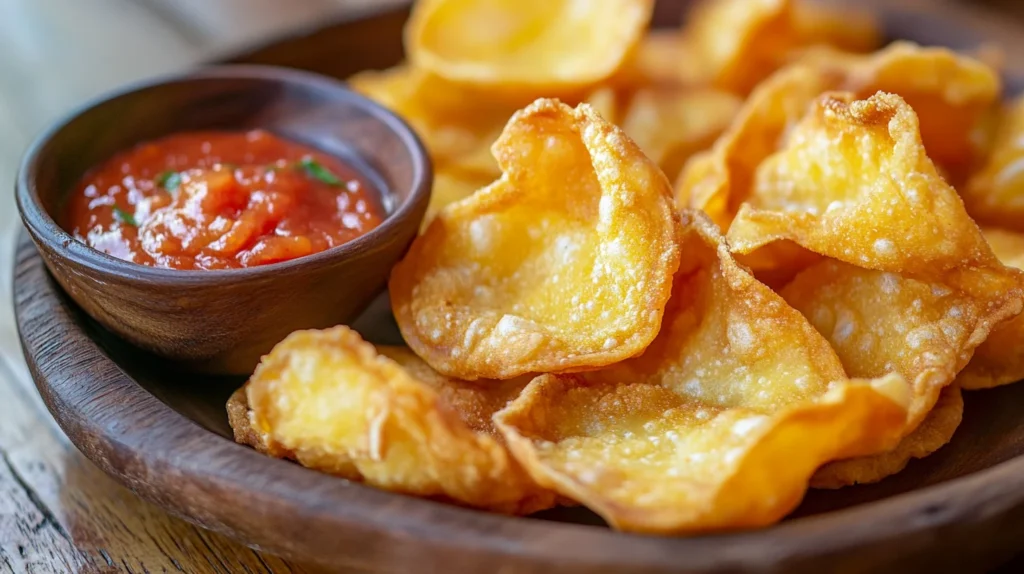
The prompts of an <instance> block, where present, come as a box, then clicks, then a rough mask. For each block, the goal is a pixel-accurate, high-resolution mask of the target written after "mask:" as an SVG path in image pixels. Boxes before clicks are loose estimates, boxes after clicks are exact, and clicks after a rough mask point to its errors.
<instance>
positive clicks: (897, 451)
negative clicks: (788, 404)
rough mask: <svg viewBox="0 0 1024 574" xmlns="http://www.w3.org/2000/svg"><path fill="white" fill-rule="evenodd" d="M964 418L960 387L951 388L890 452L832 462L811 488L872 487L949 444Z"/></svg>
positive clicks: (943, 390) (815, 477)
mask: <svg viewBox="0 0 1024 574" xmlns="http://www.w3.org/2000/svg"><path fill="white" fill-rule="evenodd" d="M963 414H964V398H963V395H962V394H961V392H960V387H958V386H957V385H950V386H948V387H946V388H944V389H942V392H941V393H940V394H939V400H938V401H937V402H936V403H935V407H933V408H932V410H931V411H930V412H929V413H928V416H926V417H925V419H924V421H923V422H922V423H921V425H920V426H919V427H917V429H916V430H914V432H912V433H910V434H909V435H907V436H906V438H904V439H903V440H902V441H900V444H899V445H898V446H897V447H896V448H894V449H892V450H891V451H889V452H887V453H885V454H880V455H878V456H868V457H861V458H851V459H847V460H839V461H836V462H830V463H828V464H826V465H825V466H823V467H821V468H819V469H818V472H815V473H814V476H813V477H811V488H829V489H832V488H842V487H844V486H849V485H852V484H870V483H873V482H878V481H880V480H882V479H883V478H886V477H888V476H892V475H894V474H896V473H897V472H899V471H901V470H903V469H904V468H905V467H906V466H907V463H909V462H910V461H911V459H915V458H924V457H926V456H928V455H930V454H932V453H933V452H935V451H937V450H939V449H940V448H942V447H944V446H946V445H947V444H949V441H950V440H952V439H953V434H954V433H955V432H956V429H957V427H959V426H960V421H961V419H963Z"/></svg>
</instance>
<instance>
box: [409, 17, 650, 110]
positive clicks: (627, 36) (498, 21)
mask: <svg viewBox="0 0 1024 574" xmlns="http://www.w3.org/2000/svg"><path fill="white" fill-rule="evenodd" d="M653 5H654V1H653V0H603V1H602V2H596V3H589V4H586V5H585V6H584V5H581V4H580V3H579V2H575V1H572V0H526V1H524V0H427V1H424V2H419V3H417V4H416V6H415V7H414V9H413V13H412V16H411V17H410V19H409V23H408V24H407V25H406V30H405V47H406V50H407V51H408V53H409V58H410V60H411V61H412V62H413V64H414V65H416V66H417V67H421V68H423V69H425V70H428V71H430V72H432V73H435V74H437V75H439V76H441V77H443V78H446V79H448V80H451V81H454V82H457V83H460V84H467V85H475V86H485V87H489V88H502V89H505V90H512V91H515V90H524V89H525V90H528V91H530V92H531V93H538V92H539V91H543V92H545V93H546V94H550V95H556V94H558V95H561V94H563V93H565V92H567V91H570V92H571V91H574V90H578V89H581V88H585V87H587V86H592V85H594V84H596V83H597V82H600V81H601V80H604V79H606V78H608V77H610V76H611V75H612V74H614V73H615V71H616V70H618V68H619V67H620V66H621V65H622V63H623V62H624V61H625V59H626V58H627V57H628V56H629V55H630V53H631V52H632V50H633V47H634V46H636V44H637V43H638V42H639V41H640V38H641V37H642V36H643V32H644V30H645V29H646V28H647V23H648V22H649V21H650V18H651V11H652V9H653Z"/></svg>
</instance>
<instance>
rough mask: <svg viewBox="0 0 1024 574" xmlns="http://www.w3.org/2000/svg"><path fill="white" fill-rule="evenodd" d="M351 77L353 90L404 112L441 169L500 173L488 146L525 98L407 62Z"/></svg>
mask: <svg viewBox="0 0 1024 574" xmlns="http://www.w3.org/2000/svg"><path fill="white" fill-rule="evenodd" d="M348 81H349V85H350V86H351V87H352V89H354V90H355V91H357V92H359V93H361V94H363V95H365V96H367V97H369V98H371V99H373V100H375V101H376V102H378V103H380V104H381V105H383V106H385V107H387V108H388V109H390V110H391V111H393V112H395V113H397V114H398V115H400V116H402V118H403V119H404V120H405V121H407V122H408V123H409V125H411V126H412V127H413V129H414V130H415V131H416V133H417V134H418V135H419V136H420V138H421V139H422V140H423V143H424V145H425V146H426V147H427V151H429V152H430V155H431V157H432V158H433V160H434V162H435V163H436V164H437V165H438V167H439V168H444V169H449V170H454V171H460V172H462V173H464V174H467V175H468V176H470V177H490V178H494V177H497V176H498V175H499V174H500V173H501V172H500V170H499V169H498V165H497V164H496V163H495V162H494V158H493V157H492V156H491V154H490V146H491V144H493V143H494V140H496V139H497V137H498V135H499V134H500V133H501V128H502V126H504V124H505V122H506V121H507V120H508V118H509V116H510V115H512V113H513V112H514V111H515V110H516V109H517V108H518V107H519V105H520V104H521V103H525V102H520V101H518V100H515V99H513V100H510V101H504V100H501V99H495V98H494V97H491V96H487V95H482V94H479V93H477V92H474V91H472V90H469V89H466V88H463V87H459V86H455V85H453V84H451V83H450V82H447V81H445V80H443V79H441V78H438V77H437V76H434V75H433V74H430V73H428V72H425V71H423V70H419V69H416V68H412V67H409V66H397V67H395V68H391V69H389V70H385V71H383V72H378V71H368V72H362V73H359V74H357V75H355V76H353V77H351V78H349V80H348Z"/></svg>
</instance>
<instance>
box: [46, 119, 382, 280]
mask: <svg viewBox="0 0 1024 574" xmlns="http://www.w3.org/2000/svg"><path fill="white" fill-rule="evenodd" d="M379 198H380V195H379V193H378V192H377V190H375V189H373V188H372V187H371V186H370V184H369V182H368V181H367V180H366V179H365V178H364V177H362V176H361V175H360V174H359V173H358V172H357V171H356V170H355V169H353V168H352V167H351V166H349V165H347V164H345V163H343V162H341V161H340V160H338V159H337V158H334V157H332V156H329V155H327V154H324V153H321V152H319V151H317V150H315V149H313V148H310V147H307V146H304V145H301V144H298V143H295V142H291V141H287V140H284V139H281V138H278V137H276V136H274V135H272V134H270V133H269V132H266V131H261V130H255V131H249V132H212V131H211V132H186V133H180V134H175V135H171V136H168V137H165V138H162V139H158V140H155V141H151V142H147V143H143V144H140V145H138V146H136V147H134V148H132V149H130V150H127V151H124V152H121V153H119V154H118V155H116V156H114V157H113V158H111V159H110V160H108V161H107V162H105V163H103V164H102V165H100V166H98V167H96V168H95V169H93V170H92V171H90V172H89V173H88V174H86V175H85V177H84V178H83V179H82V181H81V182H80V184H79V185H78V186H77V187H76V188H75V189H74V190H73V192H72V194H71V196H70V198H69V201H68V206H67V211H66V212H65V215H66V219H65V221H64V227H65V229H67V230H68V231H70V232H71V233H72V234H73V235H74V236H75V237H76V238H77V239H79V240H80V241H82V242H84V243H86V244H87V245H89V246H91V247H93V248H95V249H98V250H100V251H103V252H105V253H109V254H110V255H113V256H114V257H118V258H120V259H124V260H126V261H132V262H135V263H140V264H142V265H151V266H154V267H165V268H172V269H231V268H238V267H253V266H256V265H266V264H268V263H275V262H278V261H286V260H290V259H295V258H298V257H303V256H305V255H310V254H312V253H317V252H320V251H323V250H325V249H329V248H331V247H334V246H335V245H341V244H342V243H345V242H347V241H351V240H352V239H355V238H356V237H359V236H360V235H363V234H364V233H366V232H368V231H370V230H371V229H373V228H374V227H376V226H378V225H380V223H381V221H382V219H383V215H384V213H383V209H382V208H381V205H380V203H379Z"/></svg>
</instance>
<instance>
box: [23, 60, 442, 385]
mask: <svg viewBox="0 0 1024 574" xmlns="http://www.w3.org/2000/svg"><path fill="white" fill-rule="evenodd" d="M253 128H263V129H267V130H269V131H272V132H275V133H276V134H278V135H281V136H283V137H285V138H288V139H291V140H295V141H300V142H304V143H307V144H310V145H312V146H314V147H316V148H319V149H320V150H322V151H324V152H327V153H330V154H333V155H336V156H339V157H342V158H344V159H346V160H347V161H348V162H349V163H350V164H352V165H354V166H355V167H356V168H357V169H359V171H361V172H362V173H364V174H366V175H367V176H368V177H370V179H371V181H373V182H374V183H376V184H377V185H376V187H378V188H379V189H381V190H382V193H383V194H384V200H383V202H382V203H383V205H384V206H385V209H386V210H387V211H388V214H387V217H386V219H385V220H384V222H383V223H382V224H381V225H380V226H379V227H377V228H376V229H373V230H372V231H370V232H369V233H367V234H365V235H363V236H361V237H359V238H357V239H355V240H353V241H350V242H348V243H345V244H343V245H340V246H337V247H334V248H332V249H329V250H327V251H324V252H321V253H317V254H314V255H310V256H307V257H302V258H300V259H296V260H292V261H285V262H282V263H275V264H272V265H265V266H260V267H252V268H245V269H229V270H215V271H181V270H175V269H159V268H153V267H147V266H144V265H138V264H135V263H131V262H127V261H123V260H121V259H117V258H115V257H112V256H110V255H107V254H104V253H101V252H100V251H97V250H94V249H92V248H91V247H89V246H87V245H85V244H84V243H81V242H79V241H76V240H75V239H73V238H72V236H71V235H69V234H68V233H67V232H66V231H65V230H64V229H62V228H61V227H60V226H59V225H58V224H57V223H56V222H55V220H60V217H57V216H58V215H59V214H58V210H60V209H61V207H62V206H63V199H64V198H65V197H66V194H67V193H68V192H69V190H70V189H72V188H73V187H74V186H75V184H76V183H77V182H78V180H79V179H80V178H81V176H82V175H83V173H84V172H85V171H86V170H88V169H89V168H91V167H93V166H95V165H97V164H99V163H100V162H102V161H103V160H105V159H106V158H107V157H109V156H111V155H112V154H114V153H115V152H118V151H121V150H124V149H126V148H129V147H131V146H132V145H134V144H137V143H139V142H142V141H146V140H151V139H154V138H158V137H161V136H165V135H168V134H170V133H173V132H181V131H190V130H203V129H227V130H245V129H253ZM431 184H432V172H431V166H430V160H429V158H428V156H427V153H426V151H425V150H424V148H423V146H422V144H421V143H420V141H419V139H417V137H416V135H415V134H414V133H413V132H412V130H411V129H410V128H409V127H408V126H407V125H406V124H405V122H403V121H402V120H401V119H399V118H398V117H397V116H395V115H394V114H392V113H391V112H390V111H388V110H386V109H384V108H383V107H381V106H378V105H377V104H375V103H374V102H372V101H370V100H369V99H367V98H364V97H363V96H360V95H358V94H356V93H354V92H352V91H349V90H348V89H347V88H346V87H345V86H344V84H342V83H340V82H337V81H335V80H332V79H329V78H326V77H322V76H318V75H315V74H310V73H306V72H299V71H296V70H288V69H284V68H272V67H257V66H224V67H215V68H209V69H202V70H198V71H194V72H189V73H186V74H184V75H178V76H173V77H168V78H162V79H159V80H156V81H151V82H147V83H145V84H141V85H137V86H132V87H129V88H127V89H125V90H122V91H120V92H118V93H115V94H113V95H110V96H107V97H105V98H103V99H101V100H100V101H98V102H94V103H92V104H89V105H87V106H86V107H84V108H83V109H82V110H80V111H78V112H75V113H74V114H72V115H71V116H70V117H69V118H68V119H66V120H63V121H61V122H58V123H57V124H56V125H55V126H54V127H53V128H51V129H50V130H49V131H47V132H46V133H45V134H44V135H43V136H42V137H40V138H39V139H38V140H37V141H36V143H35V144H34V145H32V147H31V148H30V149H29V151H28V152H27V155H26V157H25V159H24V161H23V163H22V166H21V169H20V172H19V174H18V180H17V202H18V209H19V210H20V211H21V216H22V220H23V221H24V222H25V227H26V228H27V229H28V230H29V233H30V234H31V236H32V239H33V240H34V241H35V243H36V245H37V246H38V247H39V251H40V253H41V254H42V255H43V260H44V261H45V262H46V266H47V268H48V269H49V270H50V272H51V273H52V274H53V275H54V277H56V279H57V281H58V282H59V283H60V285H61V286H62V287H63V288H64V290H65V291H66V292H67V293H68V294H70V295H71V297H72V298H73V299H74V300H75V302H76V303H78V304H79V305H81V307H82V308H83V309H85V311H86V312H87V313H88V314H89V315H90V316H92V317H93V318H94V319H96V320H97V321H99V322H100V323H101V324H102V325H103V326H105V327H106V328H108V329H110V330H111V331H113V332H114V333H116V334H118V335H119V336H121V337H123V338H124V339H126V340H128V341H131V342H132V343H134V344H135V345H137V346H139V347H141V348H143V349H146V350H148V351H152V352H153V353H155V354H157V355H160V356H162V357H166V358H169V359H173V360H174V361H176V362H178V363H179V364H181V365H183V366H185V367H187V368H188V369H190V370H195V371H202V372H210V373H250V372H252V369H253V367H254V366H255V365H256V363H257V362H258V361H259V358H260V356H262V355H263V354H264V353H266V352H268V351H269V350H270V349H271V348H272V347H273V346H274V345H275V344H276V343H277V342H279V341H280V340H281V339H282V338H283V337H284V336H285V335H287V334H288V333H290V332H292V331H294V330H296V329H303V328H322V327H329V326H333V325H337V324H340V323H345V322H347V321H350V320H351V319H353V318H355V317H356V316H357V315H358V314H359V313H360V312H361V311H362V310H363V309H364V308H365V307H366V305H367V304H368V303H369V302H370V301H371V300H372V299H373V297H374V296H375V295H376V294H377V293H379V292H380V291H381V290H382V289H383V287H384V285H385V283H386V281H387V277H388V274H389V273H390V271H391V267H392V266H393V265H394V263H395V262H396V261H398V259H399V258H401V256H402V255H403V254H404V252H405V250H406V248H407V247H408V245H409V243H410V242H411V241H412V239H413V237H415V235H416V232H417V231H418V229H419V226H420V222H421V220H422V219H423V214H424V212H425V210H426V207H427V203H428V201H429V198H430V188H431Z"/></svg>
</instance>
